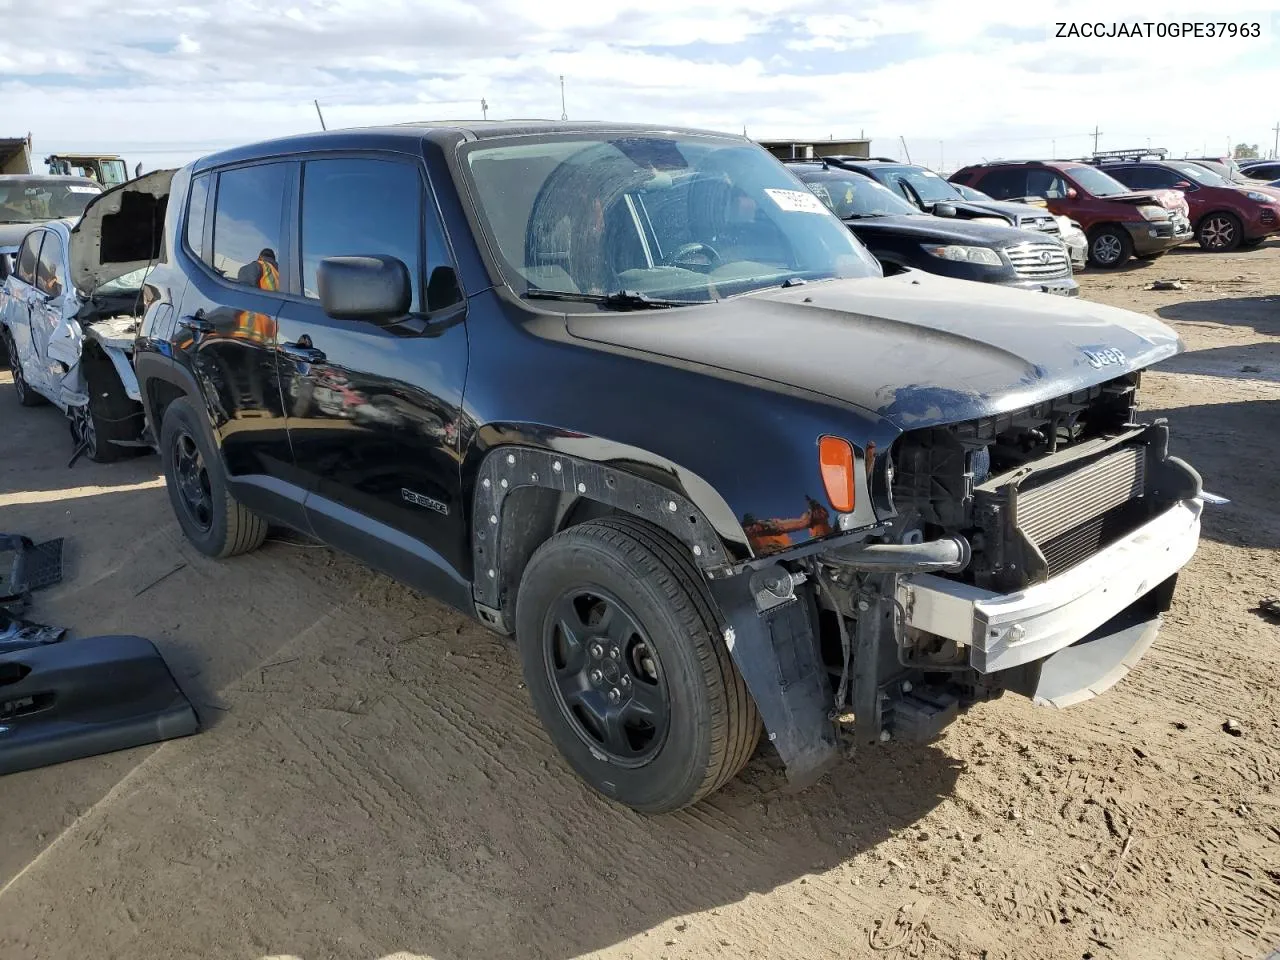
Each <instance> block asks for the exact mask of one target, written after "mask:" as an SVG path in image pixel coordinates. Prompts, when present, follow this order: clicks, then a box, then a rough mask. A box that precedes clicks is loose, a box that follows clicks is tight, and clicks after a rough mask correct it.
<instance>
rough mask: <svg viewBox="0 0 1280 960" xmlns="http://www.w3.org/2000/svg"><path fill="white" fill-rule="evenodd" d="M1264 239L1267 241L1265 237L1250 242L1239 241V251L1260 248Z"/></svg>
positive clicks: (1255, 238)
mask: <svg viewBox="0 0 1280 960" xmlns="http://www.w3.org/2000/svg"><path fill="white" fill-rule="evenodd" d="M1265 239H1267V238H1266V237H1254V238H1253V239H1252V240H1241V241H1240V249H1241V250H1252V249H1254V248H1255V247H1260V246H1262V241H1263V240H1265Z"/></svg>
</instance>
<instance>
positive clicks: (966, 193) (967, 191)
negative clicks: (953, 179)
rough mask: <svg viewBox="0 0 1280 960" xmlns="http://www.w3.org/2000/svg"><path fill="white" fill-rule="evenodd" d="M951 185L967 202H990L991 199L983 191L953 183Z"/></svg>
mask: <svg viewBox="0 0 1280 960" xmlns="http://www.w3.org/2000/svg"><path fill="white" fill-rule="evenodd" d="M951 185H952V186H953V187H955V188H956V193H958V194H960V196H962V197H964V198H965V199H966V200H990V199H991V198H990V197H989V196H987V195H986V194H985V193H983V192H982V191H981V190H976V189H974V188H973V187H966V186H965V185H964V184H963V183H953V184H951Z"/></svg>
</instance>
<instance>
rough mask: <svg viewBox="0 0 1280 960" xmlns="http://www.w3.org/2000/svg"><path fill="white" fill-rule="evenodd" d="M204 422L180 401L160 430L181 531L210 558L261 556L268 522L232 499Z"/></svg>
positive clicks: (171, 497)
mask: <svg viewBox="0 0 1280 960" xmlns="http://www.w3.org/2000/svg"><path fill="white" fill-rule="evenodd" d="M199 416H200V415H199V414H198V413H197V412H196V408H195V407H194V406H193V405H192V404H191V401H190V400H187V399H185V398H183V399H179V400H175V401H173V403H171V404H169V406H168V408H167V409H166V410H165V412H164V421H163V423H162V425H161V427H160V457H161V460H162V462H163V464H164V479H165V487H166V488H167V489H168V491H169V503H170V504H171V505H172V506H173V512H174V515H175V516H177V518H178V525H179V526H181V527H182V532H183V533H184V534H186V537H187V539H188V540H190V541H191V543H192V545H193V546H195V548H196V549H197V550H199V551H200V552H201V553H203V554H205V555H206V556H210V557H218V558H222V557H232V556H235V555H236V554H239V553H248V552H249V551H250V550H256V549H257V548H258V547H260V546H261V545H262V541H263V540H265V539H266V537H267V522H266V521H265V520H263V519H262V518H261V517H259V516H258V515H257V514H255V513H253V512H251V511H250V510H248V509H247V508H245V507H244V506H243V505H242V504H241V503H240V502H239V501H238V500H236V498H235V497H233V496H232V495H231V490H230V489H229V487H228V485H227V478H226V475H225V474H224V473H223V471H222V463H221V461H220V460H219V459H218V454H217V451H216V450H214V448H213V445H212V444H211V443H210V442H209V441H208V440H207V439H206V437H205V431H204V430H203V429H202V428H201V424H200V420H199Z"/></svg>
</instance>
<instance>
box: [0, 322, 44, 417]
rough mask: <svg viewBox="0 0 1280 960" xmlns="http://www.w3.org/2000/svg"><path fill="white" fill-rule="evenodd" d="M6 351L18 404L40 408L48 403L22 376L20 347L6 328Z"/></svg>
mask: <svg viewBox="0 0 1280 960" xmlns="http://www.w3.org/2000/svg"><path fill="white" fill-rule="evenodd" d="M4 349H5V352H6V353H8V354H9V373H10V374H12V375H13V392H14V395H15V396H17V398H18V403H20V404H22V405H23V406H24V407H39V406H43V405H44V404H46V403H48V402H49V401H48V400H46V399H45V398H44V397H42V396H40V394H38V393H36V392H35V391H34V390H32V389H31V386H30V384H28V383H27V381H26V378H25V377H23V375H22V361H21V360H19V359H18V347H17V344H15V343H14V342H13V334H11V333H10V332H9V329H8V328H7V327H6V328H5V330H4Z"/></svg>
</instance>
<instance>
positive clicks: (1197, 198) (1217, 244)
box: [1095, 151, 1280, 252]
mask: <svg viewBox="0 0 1280 960" xmlns="http://www.w3.org/2000/svg"><path fill="white" fill-rule="evenodd" d="M1164 156H1165V155H1164V152H1163V151H1152V152H1150V153H1148V152H1146V151H1133V155H1131V156H1112V157H1105V156H1104V157H1099V158H1098V159H1097V160H1096V161H1095V162H1096V163H1098V165H1099V167H1100V169H1102V170H1105V171H1106V172H1107V173H1109V174H1111V176H1113V177H1114V178H1115V179H1117V180H1119V181H1120V182H1121V183H1123V184H1124V185H1125V186H1127V187H1129V188H1130V189H1132V190H1154V189H1159V188H1163V187H1171V188H1174V189H1177V190H1181V191H1182V192H1183V195H1184V196H1186V198H1187V203H1188V204H1189V205H1190V208H1191V228H1192V230H1194V231H1195V236H1196V240H1198V241H1199V243H1200V246H1201V247H1202V248H1203V249H1205V250H1213V251H1219V252H1220V251H1226V250H1235V249H1236V248H1237V247H1246V248H1248V247H1256V246H1257V245H1258V244H1260V243H1261V242H1262V241H1263V240H1265V239H1266V238H1267V237H1270V236H1274V235H1275V234H1278V233H1280V190H1276V189H1275V188H1273V187H1268V186H1265V185H1264V184H1261V183H1259V184H1257V185H1256V186H1253V185H1250V186H1244V185H1241V184H1236V183H1232V182H1231V181H1230V180H1227V179H1225V178H1223V177H1222V176H1220V175H1218V174H1217V173H1214V172H1213V171H1212V170H1210V169H1209V168H1208V167H1205V166H1202V165H1201V164H1199V163H1193V162H1192V161H1190V160H1166V159H1165V158H1164Z"/></svg>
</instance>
